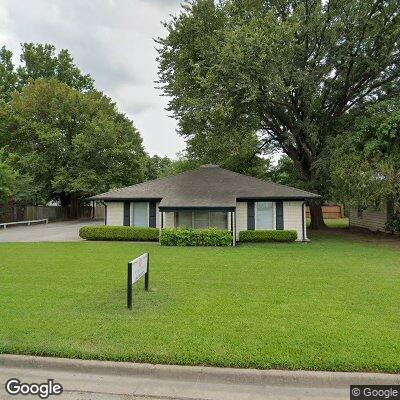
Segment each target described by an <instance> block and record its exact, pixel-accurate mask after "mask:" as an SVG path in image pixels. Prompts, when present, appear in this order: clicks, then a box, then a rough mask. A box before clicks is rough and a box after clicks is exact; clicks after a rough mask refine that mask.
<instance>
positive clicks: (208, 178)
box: [90, 165, 319, 208]
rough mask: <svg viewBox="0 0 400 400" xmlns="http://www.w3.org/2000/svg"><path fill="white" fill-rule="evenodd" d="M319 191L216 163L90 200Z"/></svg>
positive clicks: (211, 202)
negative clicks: (285, 184)
mask: <svg viewBox="0 0 400 400" xmlns="http://www.w3.org/2000/svg"><path fill="white" fill-rule="evenodd" d="M317 197H319V196H318V195H316V194H314V193H310V192H306V191H304V190H300V189H295V188H292V187H290V186H284V185H280V184H278V183H273V182H269V181H264V180H262V179H258V178H253V177H251V176H247V175H243V174H238V173H236V172H232V171H228V170H226V169H223V168H220V167H218V166H217V165H203V166H202V167H200V168H198V169H195V170H192V171H187V172H183V173H181V174H178V175H174V176H169V177H166V178H161V179H155V180H153V181H148V182H143V183H139V184H137V185H133V186H128V187H124V188H120V189H116V190H112V191H110V192H107V193H103V194H99V195H97V196H93V197H91V198H90V200H105V201H107V200H114V201H116V200H150V199H152V200H153V199H154V200H161V203H160V207H170V208H174V207H235V205H236V200H237V199H243V200H245V199H265V200H274V199H276V200H277V199H281V200H290V199H293V200H303V199H309V198H317Z"/></svg>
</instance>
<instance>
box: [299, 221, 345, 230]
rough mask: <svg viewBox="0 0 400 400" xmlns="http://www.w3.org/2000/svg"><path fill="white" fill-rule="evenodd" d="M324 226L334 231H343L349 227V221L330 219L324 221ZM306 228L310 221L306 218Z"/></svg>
mask: <svg viewBox="0 0 400 400" xmlns="http://www.w3.org/2000/svg"><path fill="white" fill-rule="evenodd" d="M324 222H325V224H326V226H327V227H328V228H335V229H345V228H348V227H349V219H348V218H332V219H325V220H324ZM307 226H308V227H309V226H310V219H309V218H307Z"/></svg>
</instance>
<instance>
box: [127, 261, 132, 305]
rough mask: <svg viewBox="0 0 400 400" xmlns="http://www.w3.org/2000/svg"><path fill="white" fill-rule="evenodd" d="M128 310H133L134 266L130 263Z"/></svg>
mask: <svg viewBox="0 0 400 400" xmlns="http://www.w3.org/2000/svg"><path fill="white" fill-rule="evenodd" d="M127 293H128V299H127V300H128V308H129V309H130V310H132V264H131V263H128V291H127Z"/></svg>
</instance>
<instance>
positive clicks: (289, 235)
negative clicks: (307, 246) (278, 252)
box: [239, 230, 297, 243]
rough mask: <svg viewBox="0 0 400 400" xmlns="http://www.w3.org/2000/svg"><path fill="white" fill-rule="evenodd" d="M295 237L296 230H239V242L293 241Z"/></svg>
mask: <svg viewBox="0 0 400 400" xmlns="http://www.w3.org/2000/svg"><path fill="white" fill-rule="evenodd" d="M296 239H297V232H296V231H274V230H271V231H241V232H239V241H240V242H243V243H244V242H254V243H255V242H294V241H295V240H296Z"/></svg>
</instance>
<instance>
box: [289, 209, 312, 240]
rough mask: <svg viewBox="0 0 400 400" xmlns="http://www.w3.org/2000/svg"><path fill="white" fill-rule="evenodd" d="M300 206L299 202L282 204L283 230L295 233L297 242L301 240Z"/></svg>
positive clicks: (301, 219)
mask: <svg viewBox="0 0 400 400" xmlns="http://www.w3.org/2000/svg"><path fill="white" fill-rule="evenodd" d="M302 204H303V203H302V202H301V201H284V202H283V229H285V230H294V231H297V240H303V227H302V223H303V218H302ZM304 221H305V218H304ZM306 238H307V233H306Z"/></svg>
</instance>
